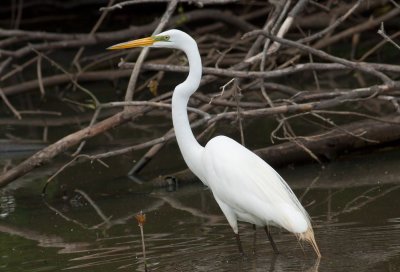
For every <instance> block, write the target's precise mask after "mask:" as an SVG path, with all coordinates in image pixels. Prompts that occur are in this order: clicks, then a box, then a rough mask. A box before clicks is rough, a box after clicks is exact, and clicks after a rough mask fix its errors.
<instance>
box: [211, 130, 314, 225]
mask: <svg viewBox="0 0 400 272" xmlns="http://www.w3.org/2000/svg"><path fill="white" fill-rule="evenodd" d="M203 165H204V167H205V169H204V170H205V179H206V183H207V184H208V186H209V187H210V188H211V190H212V192H213V194H214V196H215V197H216V198H217V199H219V200H220V201H222V202H224V203H225V204H227V205H229V206H230V207H231V208H232V209H233V210H235V211H236V212H237V214H238V216H239V217H240V214H242V215H246V216H250V217H251V216H253V217H257V218H258V219H261V220H262V221H263V222H266V223H268V222H269V223H271V222H273V223H276V224H278V225H281V226H282V227H284V228H286V229H288V230H289V231H292V232H303V231H305V230H307V228H308V227H309V226H311V224H310V220H309V217H308V214H307V212H306V211H305V210H304V208H303V206H302V205H301V204H300V202H299V201H298V199H297V197H296V196H295V194H294V193H293V191H292V190H291V189H290V187H289V186H288V185H287V183H286V182H285V181H284V180H283V178H282V177H281V176H280V175H279V174H278V173H277V172H276V171H275V170H274V169H273V168H272V167H271V166H270V165H268V164H267V163H266V162H265V161H263V160H262V159H261V158H260V157H258V156H257V155H255V154H254V153H253V152H251V151H250V150H248V149H247V148H245V147H243V146H242V145H240V144H239V143H237V142H236V141H234V140H232V139H230V138H228V137H225V136H218V137H215V138H213V139H212V140H210V142H209V143H208V144H207V145H206V147H205V150H204V156H203ZM242 218H243V216H242ZM296 226H297V227H296Z"/></svg>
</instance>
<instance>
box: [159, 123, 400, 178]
mask: <svg viewBox="0 0 400 272" xmlns="http://www.w3.org/2000/svg"><path fill="white" fill-rule="evenodd" d="M384 120H385V121H387V122H382V121H377V120H363V121H358V122H354V123H350V124H347V125H343V126H341V127H340V128H335V129H333V130H331V131H330V132H329V133H326V132H325V133H323V134H321V135H320V136H312V137H310V139H312V140H306V139H298V140H297V141H298V142H299V143H301V144H302V145H304V146H305V147H306V148H308V149H309V150H311V151H312V152H313V153H314V154H315V155H316V156H317V157H318V158H319V159H320V160H322V161H329V160H331V159H334V158H336V157H337V156H340V155H343V154H346V153H350V152H355V151H359V150H361V149H363V148H367V147H380V146H383V145H385V144H388V143H391V142H394V141H398V140H399V139H400V116H388V117H385V118H384ZM396 123H397V124H396ZM351 134H353V135H360V136H362V137H355V136H353V135H351ZM365 139H368V140H370V141H366V140H365ZM254 152H255V153H256V154H257V155H259V156H260V157H261V158H263V159H264V160H265V161H267V162H268V163H269V164H270V165H272V166H274V167H279V166H283V165H287V164H290V163H304V162H309V161H312V160H313V158H311V156H310V155H309V154H308V153H307V152H306V151H305V150H304V149H303V148H302V147H301V146H300V145H299V144H296V143H295V142H285V143H282V144H277V145H274V146H270V147H266V148H261V149H257V150H254ZM172 177H173V178H174V179H175V180H176V182H177V183H179V184H185V183H189V182H193V181H194V180H195V179H196V177H195V176H194V175H193V174H192V173H191V172H190V170H189V169H186V170H184V171H180V172H177V173H173V174H168V175H164V176H160V177H157V178H156V179H155V180H153V181H152V183H153V185H154V186H171V181H172V180H173V179H172Z"/></svg>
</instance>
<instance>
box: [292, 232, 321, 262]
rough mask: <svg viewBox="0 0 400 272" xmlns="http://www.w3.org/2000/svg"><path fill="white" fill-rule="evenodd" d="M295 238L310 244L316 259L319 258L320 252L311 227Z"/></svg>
mask: <svg viewBox="0 0 400 272" xmlns="http://www.w3.org/2000/svg"><path fill="white" fill-rule="evenodd" d="M297 237H298V238H299V240H305V241H307V242H308V243H310V245H311V246H312V247H313V249H314V251H315V253H316V254H317V256H318V258H321V252H320V251H319V248H318V245H317V242H316V241H315V237H314V231H313V229H312V228H311V227H309V228H308V229H307V231H305V232H303V233H299V234H297Z"/></svg>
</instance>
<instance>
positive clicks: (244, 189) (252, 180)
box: [108, 29, 321, 257]
mask: <svg viewBox="0 0 400 272" xmlns="http://www.w3.org/2000/svg"><path fill="white" fill-rule="evenodd" d="M143 46H150V47H162V48H174V49H179V50H182V51H183V52H184V53H185V54H186V56H187V58H188V61H189V75H188V77H187V78H186V80H185V81H184V82H182V83H181V84H179V85H178V86H176V87H175V90H174V93H173V96H172V121H173V125H174V129H175V135H176V139H177V142H178V145H179V148H180V150H181V153H182V156H183V158H184V160H185V162H186V164H187V165H188V167H189V169H190V170H191V171H192V172H193V173H194V174H195V175H196V176H197V177H198V178H199V179H200V180H201V181H202V182H203V183H204V184H205V185H207V186H208V187H209V188H210V189H211V191H212V193H213V195H214V198H215V200H216V201H217V203H218V205H219V206H220V208H221V210H222V212H223V213H224V215H225V217H226V219H227V220H228V223H229V225H230V226H231V227H232V229H233V231H234V233H235V235H236V239H237V243H238V247H239V251H240V252H241V253H242V254H243V250H242V247H241V242H240V237H239V231H238V224H237V221H238V220H239V221H245V222H248V223H251V224H254V225H256V226H262V227H264V228H265V230H266V232H267V235H268V239H269V240H270V242H271V245H272V247H273V249H274V251H275V253H278V250H277V248H276V245H275V243H274V241H273V240H272V237H271V235H270V233H269V229H268V226H271V225H272V226H278V227H283V228H284V229H286V230H288V231H289V232H292V233H294V234H295V235H296V236H297V238H298V239H299V240H305V241H307V242H309V243H310V244H311V246H312V247H313V249H314V250H315V252H316V254H317V255H318V257H320V256H321V254H320V251H319V249H318V246H317V243H316V241H315V238H314V231H313V228H312V226H311V222H310V217H309V215H308V214H307V212H306V211H305V209H304V208H303V206H302V205H301V204H300V202H299V200H298V199H297V197H296V196H295V194H294V193H293V191H292V190H291V189H290V187H289V186H288V184H287V183H286V182H285V181H284V179H283V178H282V177H281V176H280V175H279V174H278V173H277V172H276V171H275V170H274V169H273V168H272V167H271V166H270V165H269V164H267V163H266V162H265V161H264V160H262V159H261V158H260V157H258V156H257V155H256V154H254V153H253V152H251V151H250V150H248V149H247V148H245V147H244V146H242V145H241V144H239V143H238V142H236V141H234V140H232V139H230V138H228V137H226V136H217V137H215V138H213V139H211V140H210V141H209V142H208V143H207V144H206V146H205V147H203V146H201V145H200V144H199V143H198V142H197V140H196V138H195V137H194V135H193V132H192V130H191V128H190V124H189V119H188V115H187V103H188V101H189V98H190V96H191V95H192V94H193V93H194V92H195V91H196V90H197V88H198V87H199V85H200V80H201V75H202V64H201V58H200V53H199V50H198V48H197V43H196V41H195V40H194V39H193V38H192V37H190V36H189V35H188V34H186V33H185V32H182V31H180V30H176V29H172V30H168V31H165V32H162V33H160V34H158V35H155V36H151V37H147V38H143V39H138V40H133V41H129V42H124V43H120V44H116V45H114V46H111V47H109V48H108V49H126V48H133V47H143Z"/></svg>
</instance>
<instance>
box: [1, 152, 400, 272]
mask: <svg viewBox="0 0 400 272" xmlns="http://www.w3.org/2000/svg"><path fill="white" fill-rule="evenodd" d="M399 159H400V152H399V151H397V150H391V151H382V152H378V153H374V154H370V155H366V154H363V155H359V156H353V157H352V158H348V159H345V160H340V161H337V162H334V163H330V164H327V165H326V166H325V168H324V169H321V168H320V167H319V166H316V165H306V166H296V167H289V168H285V169H281V170H280V172H281V173H282V175H283V176H284V177H285V178H286V179H287V181H288V183H289V184H290V185H291V186H292V187H293V188H294V189H295V193H296V194H297V195H298V196H299V197H300V198H301V202H302V203H303V204H304V205H305V206H306V209H307V210H308V211H309V213H310V215H311V217H312V219H313V222H314V226H315V227H314V228H315V234H316V239H317V242H318V244H319V247H320V249H321V252H322V255H323V258H322V259H321V260H320V261H318V260H317V259H316V258H315V256H314V254H313V252H312V250H311V248H310V247H309V246H308V245H303V247H302V245H300V244H299V243H298V242H297V240H296V238H295V237H294V236H293V235H292V234H289V233H287V232H286V231H283V230H279V229H273V230H272V233H273V236H274V239H275V242H276V243H277V245H278V248H279V250H280V251H281V254H280V255H278V256H275V255H274V254H273V251H272V248H271V246H270V245H269V243H268V240H267V239H266V236H265V233H264V232H263V230H261V229H259V230H257V232H256V238H255V242H254V233H253V229H252V227H251V226H250V225H248V224H241V225H240V231H241V234H242V242H243V247H244V250H245V252H246V255H247V256H246V258H242V257H241V256H240V255H239V254H238V252H237V248H236V243H235V240H234V237H233V233H232V231H231V229H230V227H229V225H228V224H227V222H226V220H225V218H224V217H223V215H222V214H221V211H220V210H219V208H218V206H217V205H216V202H215V201H214V199H213V197H212V195H211V193H210V191H209V190H207V189H206V188H205V187H203V186H201V185H200V184H197V185H190V186H185V187H181V188H178V189H177V190H176V191H173V192H167V190H165V189H157V190H153V189H150V188H148V187H146V186H141V185H138V184H136V183H135V182H133V181H132V180H130V179H128V178H122V179H121V178H120V179H110V180H102V181H99V182H98V183H93V182H90V183H89V182H87V183H85V181H81V182H75V183H72V184H71V183H68V182H67V181H65V184H62V182H59V183H57V184H51V185H50V186H49V189H48V195H47V197H46V198H45V199H44V200H43V199H42V198H41V196H40V188H41V187H40V186H37V185H32V184H35V182H36V181H35V180H34V178H32V179H33V180H32V181H29V179H28V180H25V181H23V182H22V183H21V184H20V185H18V184H16V185H15V184H14V185H13V187H9V188H8V189H6V190H3V191H1V192H0V201H1V202H0V270H1V271H61V270H67V271H144V266H143V261H142V250H141V239H140V230H139V227H138V225H137V222H136V219H135V215H136V213H137V212H139V211H140V210H143V212H145V213H146V216H147V222H146V224H145V226H144V233H145V242H146V253H147V256H148V260H147V262H148V266H149V269H150V271H399V269H400V213H399V207H400V178H399V177H400V175H399V174H400V167H399V166H398V161H399ZM93 171H95V170H93ZM39 176H40V174H39ZM60 183H61V184H60Z"/></svg>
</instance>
